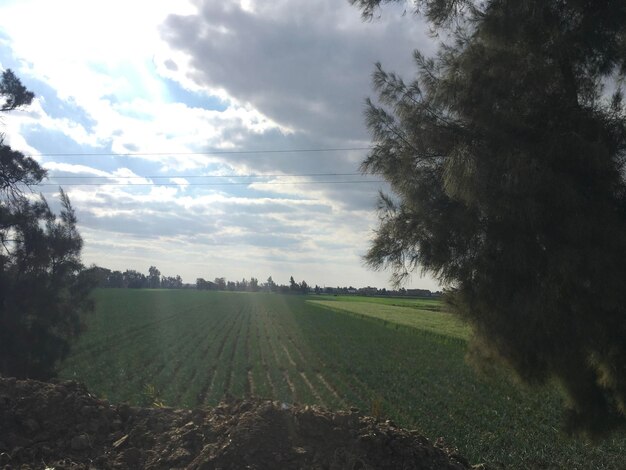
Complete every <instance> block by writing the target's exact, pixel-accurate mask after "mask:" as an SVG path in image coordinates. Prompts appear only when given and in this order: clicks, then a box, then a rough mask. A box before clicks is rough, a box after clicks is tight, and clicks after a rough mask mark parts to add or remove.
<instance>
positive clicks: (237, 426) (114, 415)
mask: <svg viewBox="0 0 626 470" xmlns="http://www.w3.org/2000/svg"><path fill="white" fill-rule="evenodd" d="M46 467H48V468H55V469H57V470H59V469H96V468H97V469H107V468H133V469H136V468H146V469H171V468H193V469H218V468H221V469H230V468H237V469H240V468H248V469H266V468H267V469H292V468H293V469H296V468H298V469H299V468H314V469H394V470H395V469H457V470H461V469H467V468H470V467H469V465H468V464H467V462H466V461H465V459H463V458H462V457H460V456H459V455H456V454H455V453H454V452H452V451H451V450H450V449H445V448H443V446H442V445H433V444H432V443H430V441H428V440H427V439H426V438H424V437H421V436H419V435H417V434H416V433H415V432H411V431H405V430H402V429H400V428H398V427H396V426H394V424H393V423H391V422H389V421H386V422H379V421H376V420H375V419H373V418H370V417H365V416H362V415H360V414H359V413H358V412H357V411H351V412H330V411H327V410H324V409H321V408H317V407H309V406H290V405H285V404H281V403H279V402H272V401H263V400H244V401H241V400H232V401H229V402H225V403H222V404H220V405H219V406H217V407H215V408H210V409H196V410H174V409H170V408H136V407H130V406H128V405H110V404H109V403H108V402H107V401H105V400H100V399H98V398H96V397H94V396H92V395H90V394H89V393H88V392H87V390H86V389H85V388H84V387H83V386H82V385H80V384H78V383H75V382H64V383H60V384H49V383H42V382H36V381H30V380H27V381H21V380H15V379H11V378H0V468H5V469H6V468H15V469H17V468H20V469H28V468H37V469H43V468H46Z"/></svg>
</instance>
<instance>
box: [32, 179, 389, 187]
mask: <svg viewBox="0 0 626 470" xmlns="http://www.w3.org/2000/svg"><path fill="white" fill-rule="evenodd" d="M384 182H385V181H384V180H353V181H288V182H287V181H269V182H266V183H264V182H262V181H246V182H223V183H40V184H38V185H36V186H61V185H62V186H241V185H250V184H263V185H288V184H365V183H384Z"/></svg>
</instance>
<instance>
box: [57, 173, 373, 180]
mask: <svg viewBox="0 0 626 470" xmlns="http://www.w3.org/2000/svg"><path fill="white" fill-rule="evenodd" d="M361 175H362V173H276V174H249V175H232V174H230V175H149V176H91V175H88V176H77V175H67V176H62V175H50V176H48V178H55V179H60V178H63V179H78V178H80V179H87V178H89V179H163V178H279V177H281V178H282V177H291V176H294V177H295V176H297V177H305V176H361Z"/></svg>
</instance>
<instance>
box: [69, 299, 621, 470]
mask: <svg viewBox="0 0 626 470" xmlns="http://www.w3.org/2000/svg"><path fill="white" fill-rule="evenodd" d="M353 300H354V301H352V302H349V301H344V300H337V299H320V298H319V297H308V298H307V297H304V296H281V295H272V294H244V293H239V294H238V293H215V292H198V291H183V290H176V291H165V290H139V291H138V290H130V289H129V290H115V289H108V290H99V291H97V292H96V306H97V308H96V312H95V314H93V315H91V316H90V317H88V318H87V319H86V320H87V323H88V326H89V329H88V331H87V332H86V333H85V334H84V335H83V336H82V337H81V339H80V340H79V342H78V343H77V344H76V345H75V347H74V350H73V353H72V355H71V356H70V357H69V358H68V359H67V360H66V361H65V362H64V363H63V364H62V367H61V369H62V370H61V375H62V377H64V378H73V379H77V380H80V381H82V382H84V383H86V384H87V386H88V387H89V388H90V390H92V391H93V392H95V393H97V394H99V395H101V396H105V397H107V398H108V399H109V400H111V401H114V402H121V401H127V402H131V403H135V404H144V405H146V404H151V403H153V402H163V403H165V404H167V405H171V406H185V407H193V406H204V405H214V404H216V403H217V402H218V401H219V400H220V399H221V398H223V397H224V396H225V395H226V394H231V395H234V396H240V397H241V396H251V395H254V396H260V397H268V398H273V399H276V400H280V401H284V402H294V401H295V402H300V403H311V404H319V405H323V406H327V407H330V408H346V407H349V406H356V407H358V408H360V409H361V410H362V411H363V412H365V413H374V414H378V415H379V416H380V417H384V418H389V419H392V420H394V421H395V422H397V423H399V424H401V425H403V426H406V427H409V428H416V429H418V430H419V431H420V432H422V433H424V434H425V435H426V436H428V437H430V438H433V439H434V438H437V437H439V436H445V439H446V441H447V442H448V443H449V444H452V445H455V446H458V447H459V449H460V450H461V452H462V453H463V454H464V455H466V456H468V457H469V458H470V459H471V460H472V461H473V462H481V461H491V462H502V463H504V464H506V465H507V466H512V467H520V468H528V467H539V466H548V467H550V466H557V467H565V468H619V465H620V462H621V460H620V456H621V455H624V452H626V445H625V444H626V442H625V439H624V437H623V436H618V437H615V438H613V439H612V440H608V441H606V442H604V443H603V444H602V445H600V446H597V447H592V446H588V445H586V444H585V443H583V442H579V441H573V440H568V439H566V438H564V437H563V436H562V435H561V434H560V432H559V431H558V427H559V417H560V408H561V403H560V399H559V397H558V395H557V394H556V393H555V392H554V391H553V390H552V389H548V388H546V389H544V390H542V391H540V392H539V393H537V392H536V391H529V390H526V389H524V388H521V387H519V386H514V385H513V384H512V383H511V382H510V380H509V379H508V377H507V376H506V374H504V372H502V371H495V372H492V373H491V375H489V376H479V375H477V374H475V373H474V372H473V371H471V370H470V369H469V368H468V366H467V365H466V364H465V362H464V360H463V356H464V353H465V347H466V342H465V339H464V338H465V337H466V334H467V332H466V331H465V330H463V328H464V327H463V326H462V325H459V324H457V323H455V320H454V319H451V318H449V317H448V316H446V315H447V314H445V313H443V312H439V311H438V310H439V306H438V304H437V303H436V302H435V303H433V301H428V302H430V303H428V304H427V305H425V304H419V302H415V303H411V301H407V300H404V299H403V301H402V302H401V303H399V304H397V303H396V304H394V303H389V302H381V301H379V303H378V304H377V303H375V302H374V303H372V302H364V299H353ZM385 300H387V299H385ZM318 301H321V302H323V304H318V303H316V302H318ZM424 307H428V308H424ZM411 311H413V312H414V314H415V317H414V318H411V317H410V312H411ZM377 312H379V313H377Z"/></svg>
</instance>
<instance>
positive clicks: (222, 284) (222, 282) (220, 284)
mask: <svg viewBox="0 0 626 470" xmlns="http://www.w3.org/2000/svg"><path fill="white" fill-rule="evenodd" d="M213 282H215V285H216V286H217V290H226V279H224V278H223V277H216V278H215V280H214V281H213Z"/></svg>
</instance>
